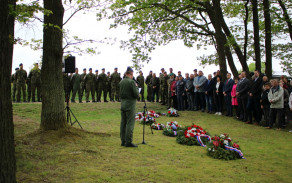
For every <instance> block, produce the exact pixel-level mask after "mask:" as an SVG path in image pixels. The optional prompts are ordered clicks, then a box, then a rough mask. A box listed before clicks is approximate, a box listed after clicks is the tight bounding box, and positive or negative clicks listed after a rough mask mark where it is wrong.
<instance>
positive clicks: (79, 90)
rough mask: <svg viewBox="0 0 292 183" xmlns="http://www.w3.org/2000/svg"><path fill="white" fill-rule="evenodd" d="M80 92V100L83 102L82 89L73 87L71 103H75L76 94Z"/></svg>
mask: <svg viewBox="0 0 292 183" xmlns="http://www.w3.org/2000/svg"><path fill="white" fill-rule="evenodd" d="M77 92H78V98H79V102H82V95H81V88H80V86H79V87H77V86H76V87H73V93H72V98H71V101H75V96H76V93H77Z"/></svg>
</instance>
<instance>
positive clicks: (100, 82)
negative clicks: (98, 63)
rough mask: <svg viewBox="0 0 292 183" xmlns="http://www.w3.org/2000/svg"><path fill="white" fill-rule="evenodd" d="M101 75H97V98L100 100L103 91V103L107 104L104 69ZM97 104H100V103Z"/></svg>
mask: <svg viewBox="0 0 292 183" xmlns="http://www.w3.org/2000/svg"><path fill="white" fill-rule="evenodd" d="M101 71H102V73H100V74H99V76H98V98H99V99H100V100H101V94H102V91H103V101H104V102H108V101H107V100H106V97H107V86H106V81H107V75H106V74H105V68H103V69H102V70H101ZM100 100H99V101H98V102H101V101H100Z"/></svg>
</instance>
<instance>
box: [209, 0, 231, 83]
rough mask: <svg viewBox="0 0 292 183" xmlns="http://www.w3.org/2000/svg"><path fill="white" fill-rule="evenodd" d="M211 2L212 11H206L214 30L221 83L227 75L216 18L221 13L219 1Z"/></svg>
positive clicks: (219, 24) (222, 44)
mask: <svg viewBox="0 0 292 183" xmlns="http://www.w3.org/2000/svg"><path fill="white" fill-rule="evenodd" d="M212 2H213V9H212V10H207V13H208V15H209V17H210V20H211V23H212V25H213V26H214V29H215V39H216V45H217V49H218V50H217V53H218V57H219V67H220V73H221V77H222V81H225V80H226V75H227V66H226V59H225V51H224V38H223V36H222V34H223V32H222V30H221V20H220V19H218V18H217V17H219V16H220V13H222V12H219V11H221V8H220V0H212Z"/></svg>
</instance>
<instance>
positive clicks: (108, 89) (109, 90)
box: [107, 85, 113, 100]
mask: <svg viewBox="0 0 292 183" xmlns="http://www.w3.org/2000/svg"><path fill="white" fill-rule="evenodd" d="M107 93H108V97H109V98H110V100H113V99H112V86H111V85H108V86H107Z"/></svg>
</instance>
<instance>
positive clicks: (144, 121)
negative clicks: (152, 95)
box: [141, 100, 154, 147]
mask: <svg viewBox="0 0 292 183" xmlns="http://www.w3.org/2000/svg"><path fill="white" fill-rule="evenodd" d="M146 111H147V105H146V101H145V100H144V117H143V141H142V143H141V144H144V145H148V144H146V142H145V125H146V119H147V118H148V115H147V117H146ZM149 126H150V129H151V133H152V134H153V130H152V128H151V124H150V123H149ZM150 146H151V147H154V146H152V145H150Z"/></svg>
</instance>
